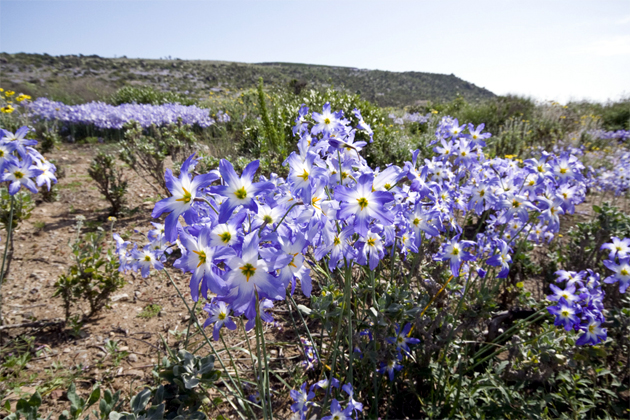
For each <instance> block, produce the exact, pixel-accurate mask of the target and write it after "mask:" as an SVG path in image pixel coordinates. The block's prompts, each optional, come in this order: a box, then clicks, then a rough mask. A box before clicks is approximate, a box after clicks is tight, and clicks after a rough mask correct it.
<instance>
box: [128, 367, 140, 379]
mask: <svg viewBox="0 0 630 420" xmlns="http://www.w3.org/2000/svg"><path fill="white" fill-rule="evenodd" d="M125 376H135V377H137V378H142V377H143V376H144V373H143V372H142V371H141V370H135V369H131V370H128V371H127V372H125Z"/></svg>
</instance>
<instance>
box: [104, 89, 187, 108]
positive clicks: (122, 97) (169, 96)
mask: <svg viewBox="0 0 630 420" xmlns="http://www.w3.org/2000/svg"><path fill="white" fill-rule="evenodd" d="M108 102H109V103H111V104H113V105H121V104H130V103H137V104H151V105H163V104H171V103H180V104H182V105H194V104H195V100H194V99H192V98H190V97H187V96H185V95H182V94H179V93H175V92H161V91H159V90H155V89H153V88H152V87H149V86H142V87H134V86H125V87H122V88H120V89H118V90H117V91H116V93H114V94H113V95H112V96H111V98H109V101H108Z"/></svg>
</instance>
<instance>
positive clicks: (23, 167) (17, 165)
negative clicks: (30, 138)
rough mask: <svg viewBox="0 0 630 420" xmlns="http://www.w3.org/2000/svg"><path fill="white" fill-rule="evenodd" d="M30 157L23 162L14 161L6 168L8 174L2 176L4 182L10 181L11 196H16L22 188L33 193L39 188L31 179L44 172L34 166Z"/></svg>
mask: <svg viewBox="0 0 630 420" xmlns="http://www.w3.org/2000/svg"><path fill="white" fill-rule="evenodd" d="M32 163H33V161H32V159H31V156H30V155H26V156H25V157H24V160H22V161H14V162H12V163H9V164H8V165H7V166H6V172H5V173H4V174H3V175H2V179H1V180H2V181H8V182H10V184H9V194H11V195H15V194H17V192H18V191H20V188H21V187H25V188H27V189H28V190H30V191H31V192H33V193H36V192H37V186H36V185H35V183H34V182H33V180H32V179H31V178H34V177H37V176H39V175H41V173H42V171H40V170H39V169H37V167H36V166H34V165H33V164H32Z"/></svg>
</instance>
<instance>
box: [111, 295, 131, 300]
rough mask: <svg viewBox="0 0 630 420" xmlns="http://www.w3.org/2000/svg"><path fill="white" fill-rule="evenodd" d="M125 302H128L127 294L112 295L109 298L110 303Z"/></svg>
mask: <svg viewBox="0 0 630 420" xmlns="http://www.w3.org/2000/svg"><path fill="white" fill-rule="evenodd" d="M126 300H129V295H128V294H127V293H121V294H119V295H114V296H112V297H111V301H112V302H118V301H126Z"/></svg>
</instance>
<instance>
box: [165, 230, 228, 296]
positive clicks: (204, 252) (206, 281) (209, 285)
mask: <svg viewBox="0 0 630 420" xmlns="http://www.w3.org/2000/svg"><path fill="white" fill-rule="evenodd" d="M179 240H180V242H181V243H182V245H183V248H182V252H183V253H182V257H181V258H180V259H178V260H177V261H175V263H174V264H173V267H175V268H180V269H182V270H183V271H186V272H190V273H193V275H192V277H191V279H190V294H191V296H192V299H193V300H194V301H195V302H196V301H197V300H198V299H199V286H200V285H201V294H202V295H203V296H204V297H205V298H206V299H207V298H208V290H210V291H211V292H213V293H215V294H227V293H228V291H229V288H228V285H227V283H226V282H225V280H223V279H222V278H221V275H222V272H221V270H220V269H219V268H218V267H217V266H216V264H217V262H220V261H225V260H226V259H228V258H232V257H233V256H235V255H236V253H235V252H234V250H233V249H232V248H228V247H220V248H217V247H213V246H211V245H210V244H209V242H210V229H209V228H208V227H204V228H202V229H201V231H200V232H199V237H195V236H192V235H189V234H188V233H186V232H185V231H184V230H183V229H182V230H180V233H179Z"/></svg>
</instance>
